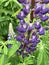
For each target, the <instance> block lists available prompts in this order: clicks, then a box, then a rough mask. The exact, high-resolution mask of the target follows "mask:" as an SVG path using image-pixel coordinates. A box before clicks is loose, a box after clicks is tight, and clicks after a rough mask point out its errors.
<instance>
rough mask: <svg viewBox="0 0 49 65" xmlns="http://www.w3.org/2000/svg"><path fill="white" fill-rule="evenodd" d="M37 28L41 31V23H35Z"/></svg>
mask: <svg viewBox="0 0 49 65" xmlns="http://www.w3.org/2000/svg"><path fill="white" fill-rule="evenodd" d="M34 26H35V28H37V29H39V28H40V27H41V24H40V22H39V21H37V22H35V23H34Z"/></svg>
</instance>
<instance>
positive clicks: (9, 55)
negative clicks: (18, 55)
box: [8, 42, 20, 58]
mask: <svg viewBox="0 0 49 65" xmlns="http://www.w3.org/2000/svg"><path fill="white" fill-rule="evenodd" d="M19 46H20V44H19V42H15V44H13V45H12V47H11V48H10V49H9V52H8V57H9V58H10V57H11V56H12V55H13V54H14V53H15V52H16V51H17V50H18V49H19Z"/></svg>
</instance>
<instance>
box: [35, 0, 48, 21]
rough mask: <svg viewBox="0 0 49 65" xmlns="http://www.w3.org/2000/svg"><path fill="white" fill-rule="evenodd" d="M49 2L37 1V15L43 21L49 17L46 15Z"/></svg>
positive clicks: (44, 0) (45, 0)
mask: <svg viewBox="0 0 49 65" xmlns="http://www.w3.org/2000/svg"><path fill="white" fill-rule="evenodd" d="M47 3H49V0H43V1H42V2H41V0H40V1H39V0H38V2H36V4H35V11H34V13H35V15H37V16H38V17H39V18H40V19H41V20H42V21H46V20H48V19H49V16H46V13H48V12H49V8H47V7H46V4H47Z"/></svg>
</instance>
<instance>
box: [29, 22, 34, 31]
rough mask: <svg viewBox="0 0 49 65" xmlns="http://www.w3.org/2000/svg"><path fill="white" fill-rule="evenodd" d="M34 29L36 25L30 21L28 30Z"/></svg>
mask: <svg viewBox="0 0 49 65" xmlns="http://www.w3.org/2000/svg"><path fill="white" fill-rule="evenodd" d="M33 29H34V26H33V25H32V23H30V24H29V27H28V31H32V30H33Z"/></svg>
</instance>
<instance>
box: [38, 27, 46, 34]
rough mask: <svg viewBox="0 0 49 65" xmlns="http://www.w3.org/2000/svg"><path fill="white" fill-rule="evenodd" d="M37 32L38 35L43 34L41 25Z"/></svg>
mask: <svg viewBox="0 0 49 65" xmlns="http://www.w3.org/2000/svg"><path fill="white" fill-rule="evenodd" d="M38 33H39V35H43V34H44V33H45V32H44V28H43V27H41V28H40V29H39V30H38Z"/></svg>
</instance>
